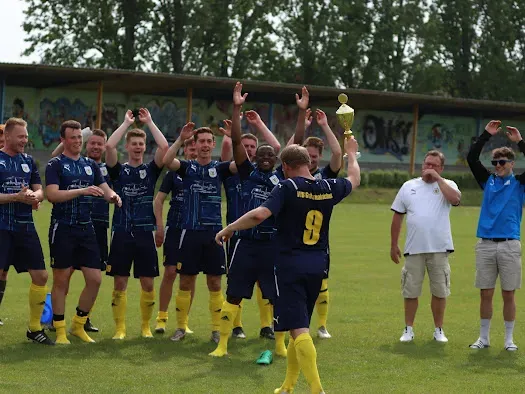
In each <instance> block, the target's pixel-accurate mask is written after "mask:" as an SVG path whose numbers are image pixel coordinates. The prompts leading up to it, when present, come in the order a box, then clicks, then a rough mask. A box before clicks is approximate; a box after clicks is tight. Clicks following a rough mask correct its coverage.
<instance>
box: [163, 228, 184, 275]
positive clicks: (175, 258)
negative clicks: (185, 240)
mask: <svg viewBox="0 0 525 394" xmlns="http://www.w3.org/2000/svg"><path fill="white" fill-rule="evenodd" d="M181 234H182V230H181V229H180V228H175V227H169V226H168V227H166V235H165V237H164V244H163V246H162V249H163V253H164V262H163V264H164V266H167V265H172V266H177V264H178V263H179V262H180V256H181V254H180V252H179V248H180V242H181V238H180V237H181Z"/></svg>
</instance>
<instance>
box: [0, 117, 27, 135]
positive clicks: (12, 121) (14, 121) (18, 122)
mask: <svg viewBox="0 0 525 394" xmlns="http://www.w3.org/2000/svg"><path fill="white" fill-rule="evenodd" d="M16 126H22V127H27V122H26V121H25V120H24V119H20V118H9V119H7V122H5V125H4V129H3V131H4V132H6V133H9V132H10V131H11V130H13V129H14V128H15V127H16Z"/></svg>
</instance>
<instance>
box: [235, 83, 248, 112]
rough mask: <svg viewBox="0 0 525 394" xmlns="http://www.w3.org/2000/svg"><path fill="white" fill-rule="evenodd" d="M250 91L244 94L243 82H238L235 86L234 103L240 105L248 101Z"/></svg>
mask: <svg viewBox="0 0 525 394" xmlns="http://www.w3.org/2000/svg"><path fill="white" fill-rule="evenodd" d="M246 97H248V93H244V94H242V83H240V82H237V83H236V84H235V88H234V89H233V105H235V106H237V107H240V106H242V105H243V104H244V102H245V101H246Z"/></svg>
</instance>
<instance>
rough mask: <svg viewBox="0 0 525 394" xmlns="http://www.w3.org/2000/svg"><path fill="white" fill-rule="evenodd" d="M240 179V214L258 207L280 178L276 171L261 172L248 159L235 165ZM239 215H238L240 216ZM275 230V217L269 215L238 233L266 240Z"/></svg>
mask: <svg viewBox="0 0 525 394" xmlns="http://www.w3.org/2000/svg"><path fill="white" fill-rule="evenodd" d="M237 169H238V171H239V177H240V179H241V205H240V206H241V207H242V212H241V215H244V214H245V213H246V212H248V211H251V210H252V209H255V208H258V207H260V206H261V205H262V204H263V203H264V202H265V201H266V200H267V199H268V197H269V196H270V193H271V192H272V190H273V188H274V187H275V186H276V185H277V184H278V183H279V181H280V180H282V177H281V176H279V174H278V173H277V171H270V172H263V171H259V170H258V169H257V166H255V165H254V164H253V163H251V162H250V161H249V160H246V161H244V162H243V163H242V164H241V165H240V166H238V167H237ZM241 215H240V216H241ZM276 232H277V225H276V221H275V217H274V216H271V217H269V218H268V219H266V220H265V221H264V222H262V223H261V224H259V225H257V226H255V227H253V228H251V229H248V230H243V231H241V232H240V233H239V236H240V237H241V238H247V239H255V240H268V239H272V238H273V236H274V235H275V233H276Z"/></svg>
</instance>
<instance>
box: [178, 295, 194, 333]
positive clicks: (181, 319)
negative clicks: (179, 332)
mask: <svg viewBox="0 0 525 394" xmlns="http://www.w3.org/2000/svg"><path fill="white" fill-rule="evenodd" d="M175 305H176V308H177V328H180V329H183V330H186V325H187V323H188V312H189V310H190V305H191V291H189V290H188V291H186V290H179V291H178V292H177V297H175Z"/></svg>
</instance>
